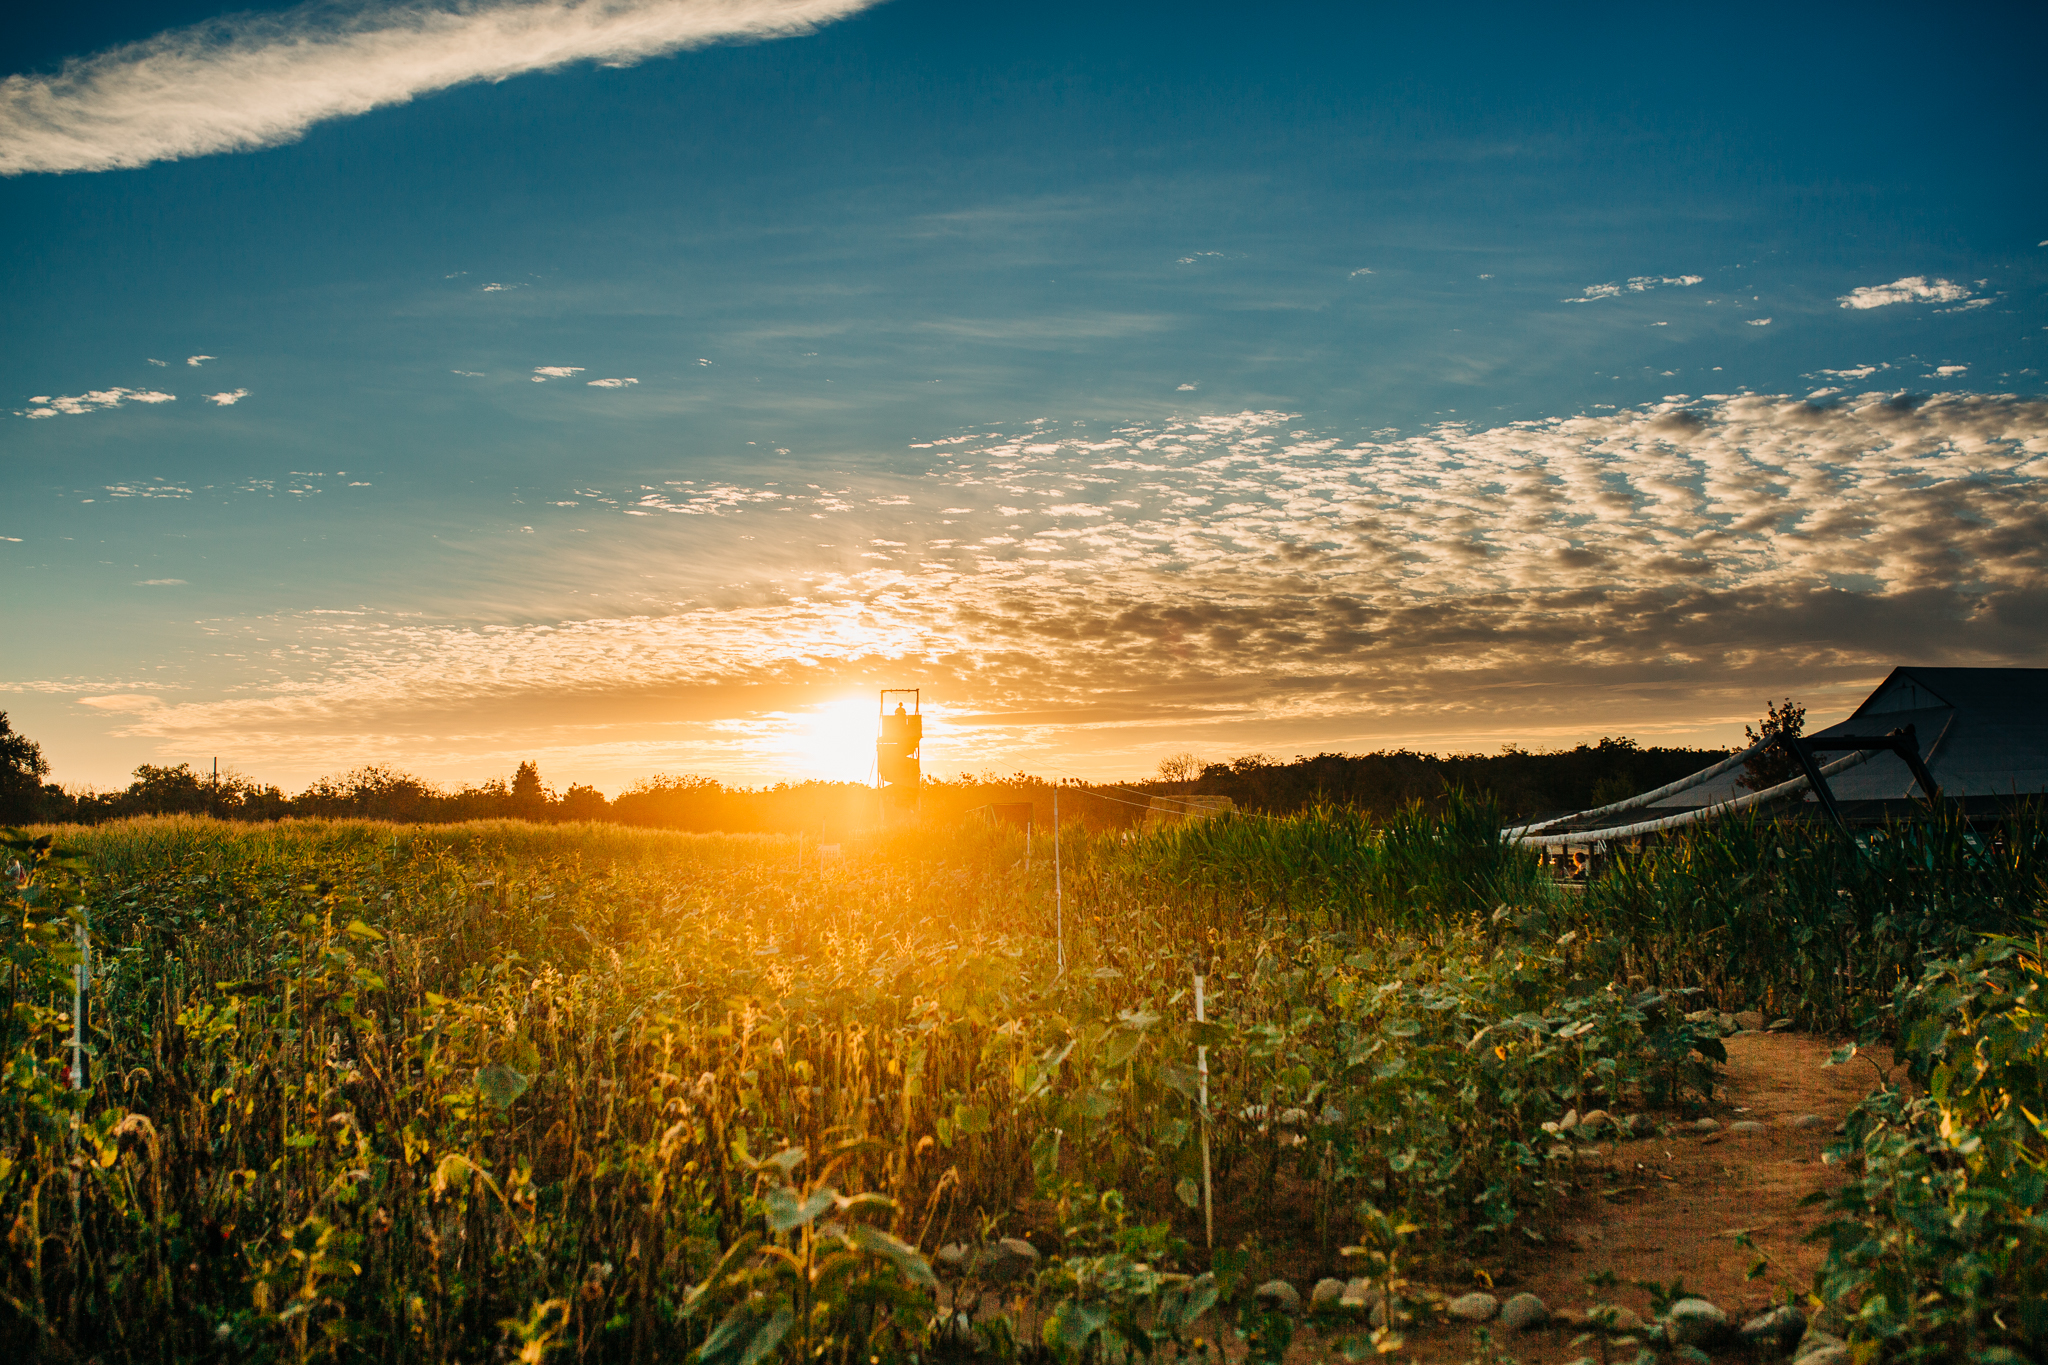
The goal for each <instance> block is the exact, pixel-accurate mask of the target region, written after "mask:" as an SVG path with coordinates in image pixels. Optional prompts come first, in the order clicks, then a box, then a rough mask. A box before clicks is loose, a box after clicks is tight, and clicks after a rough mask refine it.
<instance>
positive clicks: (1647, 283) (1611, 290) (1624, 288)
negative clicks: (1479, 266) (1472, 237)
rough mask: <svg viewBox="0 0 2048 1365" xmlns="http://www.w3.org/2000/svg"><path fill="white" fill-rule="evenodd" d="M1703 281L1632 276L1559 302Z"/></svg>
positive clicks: (1698, 277) (1689, 277)
mask: <svg viewBox="0 0 2048 1365" xmlns="http://www.w3.org/2000/svg"><path fill="white" fill-rule="evenodd" d="M1480 278H1482V279H1484V278H1486V277H1485V276H1481V277H1480ZM1705 279H1706V276H1704V275H1632V276H1630V277H1629V280H1628V283H1627V284H1589V285H1587V286H1586V288H1585V290H1584V292H1583V293H1582V294H1581V295H1580V296H1579V297H1578V298H1575V299H1562V300H1560V302H1562V303H1597V302H1599V301H1600V300H1601V299H1614V298H1620V297H1621V296H1622V295H1623V294H1644V293H1648V292H1649V291H1650V290H1652V289H1661V288H1663V287H1665V286H1666V285H1670V286H1674V287H1676V288H1679V289H1690V288H1691V287H1692V286H1693V285H1696V284H1699V283H1700V282H1702V281H1703V280H1705Z"/></svg>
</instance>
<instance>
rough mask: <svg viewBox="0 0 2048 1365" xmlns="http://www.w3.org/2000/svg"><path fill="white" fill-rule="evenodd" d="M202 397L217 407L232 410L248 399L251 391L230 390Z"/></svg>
mask: <svg viewBox="0 0 2048 1365" xmlns="http://www.w3.org/2000/svg"><path fill="white" fill-rule="evenodd" d="M201 396H202V397H203V398H205V399H206V401H207V402H209V403H212V404H214V405H215V406H216V407H223V408H231V407H233V406H234V405H235V404H237V403H239V402H241V401H242V400H243V399H244V398H247V397H248V396H249V391H248V390H247V389H228V390H225V391H224V392H221V393H209V394H203V395H201Z"/></svg>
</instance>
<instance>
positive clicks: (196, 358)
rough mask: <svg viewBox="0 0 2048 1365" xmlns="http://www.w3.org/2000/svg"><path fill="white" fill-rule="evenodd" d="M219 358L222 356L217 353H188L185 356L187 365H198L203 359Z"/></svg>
mask: <svg viewBox="0 0 2048 1365" xmlns="http://www.w3.org/2000/svg"><path fill="white" fill-rule="evenodd" d="M219 359H220V357H219V356H217V355H188V356H186V357H185V363H186V364H187V365H198V364H200V363H201V362H203V361H208V360H219Z"/></svg>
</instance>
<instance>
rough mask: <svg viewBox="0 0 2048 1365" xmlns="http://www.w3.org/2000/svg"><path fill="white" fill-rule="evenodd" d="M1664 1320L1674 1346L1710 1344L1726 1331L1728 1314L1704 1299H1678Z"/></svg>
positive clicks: (1725, 1333)
mask: <svg viewBox="0 0 2048 1365" xmlns="http://www.w3.org/2000/svg"><path fill="white" fill-rule="evenodd" d="M1664 1320H1665V1321H1666V1322H1667V1323H1669V1324H1670V1329H1669V1330H1670V1332H1671V1344H1672V1345H1674V1346H1711V1345H1713V1344H1714V1343H1715V1342H1717V1341H1719V1340H1720V1339H1721V1338H1722V1337H1723V1336H1725V1335H1727V1332H1728V1315H1727V1314H1726V1313H1724V1312H1722V1311H1721V1310H1720V1308H1719V1307H1717V1306H1716V1305H1714V1304H1712V1303H1709V1302H1708V1301H1707V1300H1705V1299H1680V1300H1679V1301H1678V1302H1677V1303H1674V1304H1672V1305H1671V1311H1670V1312H1668V1313H1666V1314H1665V1315H1664Z"/></svg>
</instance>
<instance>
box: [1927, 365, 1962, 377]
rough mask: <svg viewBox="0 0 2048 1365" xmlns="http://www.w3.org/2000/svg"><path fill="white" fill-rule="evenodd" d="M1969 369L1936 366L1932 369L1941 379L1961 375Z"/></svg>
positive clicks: (1958, 366) (1953, 366) (1956, 366)
mask: <svg viewBox="0 0 2048 1365" xmlns="http://www.w3.org/2000/svg"><path fill="white" fill-rule="evenodd" d="M1969 368H1970V367H1969V366H1968V365H1937V366H1935V367H1934V372H1935V373H1936V374H1938V375H1941V376H1942V377H1943V378H1947V377H1948V376H1949V375H1952V374H1962V373H1963V372H1965V371H1966V370H1968V369H1969Z"/></svg>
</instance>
